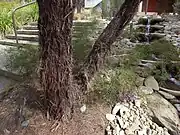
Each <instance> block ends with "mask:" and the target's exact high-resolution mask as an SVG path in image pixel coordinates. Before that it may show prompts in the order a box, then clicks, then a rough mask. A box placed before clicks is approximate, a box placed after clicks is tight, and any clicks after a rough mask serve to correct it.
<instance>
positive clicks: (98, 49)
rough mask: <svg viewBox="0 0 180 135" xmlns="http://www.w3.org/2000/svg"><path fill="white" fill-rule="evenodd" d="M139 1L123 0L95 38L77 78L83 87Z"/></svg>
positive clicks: (96, 69) (100, 64) (128, 20)
mask: <svg viewBox="0 0 180 135" xmlns="http://www.w3.org/2000/svg"><path fill="white" fill-rule="evenodd" d="M140 2H141V0H125V2H124V3H123V4H122V6H121V8H120V10H119V11H118V12H117V14H116V15H115V16H114V18H113V19H112V20H111V22H110V23H109V25H108V26H107V27H106V28H105V29H104V31H103V32H102V34H101V35H100V36H99V38H98V39H97V40H96V42H95V43H94V46H93V48H92V50H91V52H90V53H89V55H88V58H87V60H86V61H85V63H84V65H83V67H82V68H81V70H80V73H79V76H78V78H77V79H78V81H79V83H81V84H82V85H83V87H85V86H87V83H88V82H89V81H90V80H91V78H92V77H93V76H94V74H95V73H96V72H97V71H98V69H99V68H100V67H101V66H102V65H103V63H104V60H105V56H106V55H107V54H108V52H109V51H110V48H111V46H112V44H113V43H114V42H115V41H116V39H117V38H118V37H119V36H120V35H121V33H122V32H123V30H124V28H125V26H126V25H127V24H128V23H129V22H130V21H131V20H132V19H133V16H134V15H135V13H136V11H137V8H138V5H139V3H140ZM83 89H86V88H83Z"/></svg>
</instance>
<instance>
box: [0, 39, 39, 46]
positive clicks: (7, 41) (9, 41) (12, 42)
mask: <svg viewBox="0 0 180 135" xmlns="http://www.w3.org/2000/svg"><path fill="white" fill-rule="evenodd" d="M18 43H19V45H38V42H32V41H31V42H30V41H24V40H18ZM0 44H1V45H6V46H17V44H16V40H13V39H4V40H0Z"/></svg>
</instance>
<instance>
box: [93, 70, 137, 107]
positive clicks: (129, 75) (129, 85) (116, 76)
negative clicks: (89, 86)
mask: <svg viewBox="0 0 180 135" xmlns="http://www.w3.org/2000/svg"><path fill="white" fill-rule="evenodd" d="M135 80H136V74H135V73H134V72H133V71H132V70H130V69H119V68H116V69H111V70H109V71H107V72H105V73H100V74H99V75H98V76H97V77H96V78H95V80H94V81H93V89H94V95H95V96H97V97H98V100H101V99H102V101H105V102H106V103H108V104H112V103H115V102H116V101H117V100H119V97H120V95H122V94H125V93H134V92H135Z"/></svg>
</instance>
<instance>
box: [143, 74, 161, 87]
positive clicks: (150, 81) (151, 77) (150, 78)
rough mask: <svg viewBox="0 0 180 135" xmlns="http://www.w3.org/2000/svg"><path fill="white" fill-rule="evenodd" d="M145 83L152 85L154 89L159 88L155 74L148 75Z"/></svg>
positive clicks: (148, 85)
mask: <svg viewBox="0 0 180 135" xmlns="http://www.w3.org/2000/svg"><path fill="white" fill-rule="evenodd" d="M144 83H145V86H146V87H150V88H152V89H153V90H159V84H158V82H157V81H156V79H155V78H154V77H153V76H149V77H147V78H146V79H145V82H144Z"/></svg>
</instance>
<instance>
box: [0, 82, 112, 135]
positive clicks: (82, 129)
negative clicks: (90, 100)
mask: <svg viewBox="0 0 180 135" xmlns="http://www.w3.org/2000/svg"><path fill="white" fill-rule="evenodd" d="M35 93H37V92H36V91H35V89H34V88H32V87H30V86H29V85H27V84H26V85H21V86H18V87H16V88H13V89H11V91H10V92H8V94H6V95H5V96H4V97H3V98H1V99H0V135H104V131H105V125H106V120H105V114H106V113H108V112H110V107H108V106H107V105H102V104H93V105H87V111H86V112H85V113H81V112H80V111H79V110H80V109H79V107H77V108H76V109H75V112H74V114H73V118H72V119H71V120H70V121H69V122H68V123H59V125H58V126H57V125H55V126H54V125H53V124H55V121H52V120H48V119H47V116H45V115H44V113H43V110H42V108H41V106H40V103H39V102H38V100H37V96H35V95H36V94H35ZM23 121H29V124H28V126H27V127H22V124H21V123H22V122H23ZM56 127H58V128H57V129H56Z"/></svg>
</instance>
